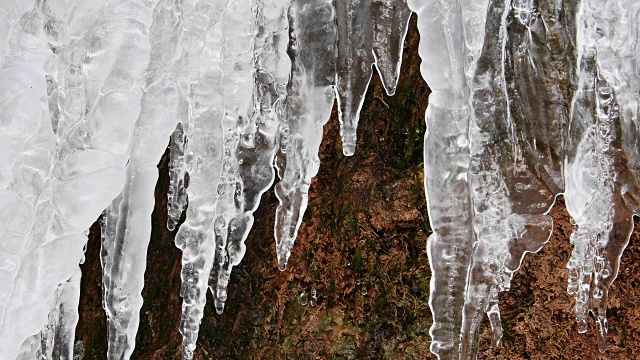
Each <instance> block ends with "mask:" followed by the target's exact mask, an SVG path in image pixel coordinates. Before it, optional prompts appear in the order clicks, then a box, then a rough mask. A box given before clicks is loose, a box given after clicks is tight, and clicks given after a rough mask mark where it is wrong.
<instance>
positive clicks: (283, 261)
mask: <svg viewBox="0 0 640 360" xmlns="http://www.w3.org/2000/svg"><path fill="white" fill-rule="evenodd" d="M288 260H289V259H288V256H285V257H280V256H278V269H279V270H280V271H285V270H287V261H288Z"/></svg>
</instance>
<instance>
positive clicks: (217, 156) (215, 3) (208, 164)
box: [172, 0, 230, 359]
mask: <svg viewBox="0 0 640 360" xmlns="http://www.w3.org/2000/svg"><path fill="white" fill-rule="evenodd" d="M187 5H188V6H185V7H184V9H185V14H184V19H185V20H184V38H185V40H184V41H185V43H186V44H187V45H186V46H187V48H186V49H185V57H184V60H183V63H184V66H185V68H184V69H183V72H184V73H183V78H184V79H183V80H181V82H184V84H182V85H181V86H182V87H185V88H187V89H188V93H189V99H188V102H189V105H188V118H187V119H183V122H182V128H183V129H184V136H186V138H187V140H186V142H185V143H184V149H183V151H184V170H182V173H183V174H184V172H185V171H186V172H188V174H189V186H188V188H187V189H186V193H187V194H188V200H189V206H188V208H187V217H186V220H185V223H184V224H182V226H181V227H180V229H179V230H178V233H177V235H176V240H175V241H176V246H177V247H179V248H180V249H181V250H182V272H181V278H182V287H181V289H180V295H181V296H182V298H183V302H182V318H181V320H180V333H181V334H182V339H183V342H182V344H183V345H182V346H183V348H182V357H183V358H184V359H191V358H192V357H193V351H194V350H195V348H196V341H197V339H198V331H199V328H200V321H201V320H202V315H203V311H204V306H205V303H206V294H207V288H208V281H209V273H210V271H211V268H212V264H213V257H214V253H215V249H214V248H215V238H214V236H213V233H212V228H213V219H214V215H215V204H216V199H217V197H218V193H217V191H218V181H219V178H220V167H221V163H222V159H223V148H222V141H223V133H222V123H221V122H222V118H223V117H224V102H223V96H224V94H223V84H224V78H223V72H222V69H221V64H222V61H223V59H224V52H223V51H224V49H225V48H224V43H223V37H222V31H223V26H225V25H226V23H225V22H224V21H223V19H225V18H226V17H227V16H228V13H229V11H230V9H229V4H228V1H227V0H200V1H190V2H189V3H188V4H187ZM176 133H177V132H176ZM176 133H174V136H175V135H176ZM174 141H176V140H174ZM176 142H177V141H176ZM175 154H179V152H174V153H172V157H173V156H175ZM175 159H176V158H175V157H173V158H172V161H174V160H175ZM178 177H179V178H183V177H184V175H178ZM180 206H181V205H180ZM176 215H177V216H179V214H177V213H176ZM176 220H177V218H176Z"/></svg>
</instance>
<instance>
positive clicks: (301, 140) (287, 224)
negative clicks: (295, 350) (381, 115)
mask: <svg viewBox="0 0 640 360" xmlns="http://www.w3.org/2000/svg"><path fill="white" fill-rule="evenodd" d="M410 9H411V10H413V11H414V12H416V13H417V14H418V28H419V31H420V35H421V41H420V49H419V52H420V56H421V57H422V60H423V63H422V65H421V72H422V75H423V77H424V79H425V80H426V81H427V83H428V84H429V86H430V87H431V89H432V90H433V92H432V94H431V95H430V99H429V100H430V101H429V105H428V108H427V110H426V114H425V121H426V123H427V127H428V129H427V133H426V135H425V188H426V194H427V199H428V205H429V206H428V210H429V218H430V222H431V225H432V228H433V231H434V232H433V234H432V236H431V237H430V239H429V242H428V246H427V252H428V255H429V259H430V263H431V268H432V271H433V276H432V282H431V298H430V303H429V304H430V307H431V309H432V313H433V318H434V324H433V326H432V329H431V336H432V339H433V342H432V346H431V350H432V352H433V353H434V354H436V355H437V356H438V357H439V358H440V359H470V358H475V356H476V354H477V350H478V348H477V340H478V334H479V325H480V322H481V320H482V318H483V316H484V314H485V313H486V314H487V315H488V318H489V320H490V323H491V327H492V329H493V333H494V337H493V342H494V344H496V345H497V343H498V342H499V340H500V337H501V333H502V330H501V323H500V313H499V306H498V294H499V292H500V291H505V290H508V289H509V286H510V281H511V278H512V276H513V273H514V272H515V271H516V270H517V269H518V268H519V266H520V264H521V262H522V260H523V258H524V255H525V253H526V252H536V251H538V250H539V249H540V248H541V247H542V246H544V244H545V243H546V241H547V240H548V239H549V237H550V235H551V231H552V228H553V226H552V225H553V224H552V220H551V218H550V217H549V216H548V215H547V212H548V211H549V209H550V208H551V206H552V205H553V203H554V200H555V197H556V196H557V195H559V194H561V193H563V194H564V196H565V199H566V204H567V209H568V211H569V212H570V214H571V216H572V217H573V219H574V221H575V224H576V229H575V231H574V233H573V234H572V237H571V242H572V243H573V244H574V251H573V254H572V256H571V259H570V260H569V263H568V265H567V267H568V269H569V274H570V280H569V286H568V291H569V293H570V294H574V295H575V298H576V305H575V313H576V321H577V323H578V330H579V331H580V332H584V331H586V327H587V313H588V312H591V313H593V314H594V315H595V317H596V319H597V327H598V331H597V333H598V344H599V346H600V349H601V350H604V349H605V346H606V344H605V339H606V332H607V323H606V308H607V297H608V291H609V287H610V285H611V283H612V282H613V280H614V279H615V277H616V274H617V272H618V267H619V260H620V257H621V254H622V251H623V249H624V248H625V246H626V244H627V242H628V241H629V236H630V233H631V230H632V227H633V222H632V217H633V215H634V214H638V213H639V212H640V209H639V205H640V203H639V200H638V197H639V196H640V186H639V184H638V174H637V173H636V169H637V168H638V166H639V165H640V164H639V162H640V140H639V139H640V138H639V135H640V134H639V130H638V120H639V119H638V112H639V109H640V107H639V104H640V101H639V100H640V71H639V70H638V69H640V64H639V63H638V53H639V51H640V45H639V40H640V39H639V36H640V35H639V30H638V29H639V25H638V19H639V18H640V3H638V2H637V1H635V0H608V1H605V2H602V1H599V0H582V1H575V2H572V1H564V0H408V3H407V2H405V1H404V0H338V1H329V0H272V1H263V0H251V1H249V0H135V1H132V0H108V1H105V0H20V1H10V0H6V1H1V0H0V151H1V155H2V156H1V157H0V183H1V184H2V187H1V188H0V199H2V205H3V206H2V209H1V210H0V234H1V236H2V239H1V240H0V358H2V359H5V358H6V359H13V358H19V359H33V358H72V357H73V347H74V329H75V325H76V323H77V319H78V313H77V307H78V301H79V296H80V286H79V284H80V276H81V274H80V270H79V267H78V264H79V263H81V262H82V261H84V260H83V259H84V246H85V244H86V240H87V236H86V230H87V229H88V228H89V226H90V225H91V224H92V223H93V222H94V220H95V219H96V218H97V217H99V216H100V214H101V213H102V221H101V231H102V249H101V261H102V266H103V274H104V275H103V304H104V308H105V312H106V314H107V321H108V333H109V335H108V354H107V356H108V358H110V359H113V358H117V359H128V358H130V356H131V354H132V352H133V349H134V346H135V336H136V332H137V328H138V323H139V316H140V309H141V306H142V301H143V299H142V296H141V291H142V287H143V281H144V271H145V267H146V262H147V258H146V251H147V247H148V244H149V239H150V233H151V221H150V217H151V213H152V210H153V206H154V188H155V184H156V181H157V178H158V174H157V169H156V164H157V162H158V160H159V159H160V157H161V156H162V154H163V153H164V151H165V149H166V147H167V141H168V140H169V138H171V140H170V145H169V146H170V177H171V186H170V191H169V194H168V205H167V206H168V213H169V220H168V223H167V227H168V228H169V229H171V230H174V229H176V228H177V226H178V224H179V223H180V221H181V218H182V217H183V216H184V222H183V223H182V224H181V226H180V227H179V228H178V230H177V235H176V246H177V247H178V248H180V249H181V250H182V265H183V268H182V273H181V278H182V282H183V284H182V288H181V296H182V298H183V307H182V319H181V323H180V332H181V334H182V336H183V358H185V359H190V358H192V357H193V352H194V350H195V347H196V341H197V337H198V331H199V324H200V321H201V319H202V316H203V311H204V306H205V301H206V292H207V291H208V289H210V291H211V292H212V293H213V294H214V298H215V304H214V305H215V307H216V311H217V312H218V313H221V312H222V311H223V309H224V304H225V301H226V300H227V286H228V283H229V279H230V274H231V271H232V269H233V267H234V266H236V265H238V264H239V262H240V261H241V260H242V258H243V256H244V253H245V245H244V241H245V239H246V238H247V235H248V233H249V231H250V229H251V227H252V224H253V221H254V220H253V212H254V211H255V210H256V209H257V207H258V205H259V200H260V197H261V196H262V194H263V193H264V192H265V191H266V190H267V189H269V187H270V186H271V185H272V183H273V182H274V179H275V177H276V174H277V175H278V178H279V179H280V181H279V182H278V183H277V184H276V185H275V193H276V196H277V197H278V200H279V202H280V203H279V206H278V208H277V210H276V221H275V229H274V233H275V242H276V250H277V251H276V253H277V257H278V259H277V260H278V266H279V268H280V269H281V270H285V267H286V265H287V261H288V259H289V256H290V254H291V249H292V247H293V244H294V241H295V238H296V235H297V231H298V229H299V227H300V224H301V221H302V217H303V214H304V211H305V209H306V206H307V201H308V192H309V187H310V183H311V180H312V178H313V177H314V176H315V175H316V174H317V172H318V169H319V165H320V164H319V158H318V150H319V146H320V142H321V140H322V128H323V125H324V124H325V123H326V122H327V121H328V119H329V117H330V114H331V110H332V108H333V105H334V99H337V108H338V114H339V118H340V125H341V133H340V134H341V138H342V143H343V153H344V154H345V155H353V154H354V152H355V145H356V142H357V139H356V133H357V126H358V120H359V113H360V110H361V107H362V104H363V101H364V97H365V94H366V91H367V87H368V84H369V82H370V80H371V77H372V75H373V66H374V65H375V67H376V69H377V72H378V74H379V75H380V77H381V80H382V83H383V85H384V87H385V90H386V92H387V94H389V95H392V94H393V93H394V92H395V88H396V83H397V81H398V77H399V72H400V66H401V60H402V51H403V42H404V37H405V34H406V32H407V27H408V23H409V16H410V14H411V10H410ZM185 208H186V214H183V213H184V210H185Z"/></svg>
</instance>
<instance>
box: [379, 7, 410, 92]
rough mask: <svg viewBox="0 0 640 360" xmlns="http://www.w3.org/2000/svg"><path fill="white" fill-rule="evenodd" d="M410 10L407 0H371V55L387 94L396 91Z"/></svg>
mask: <svg viewBox="0 0 640 360" xmlns="http://www.w3.org/2000/svg"><path fill="white" fill-rule="evenodd" d="M410 16H411V10H409V7H408V6H407V2H406V0H373V1H372V3H371V20H372V21H373V40H372V41H373V55H374V58H375V62H376V69H377V70H378V74H379V75H380V79H381V80H382V84H383V85H384V89H385V91H386V92H387V95H393V94H395V92H396V86H397V84H398V78H399V77H400V65H401V64H402V51H403V49H404V38H405V36H406V35H407V30H408V28H409V17H410Z"/></svg>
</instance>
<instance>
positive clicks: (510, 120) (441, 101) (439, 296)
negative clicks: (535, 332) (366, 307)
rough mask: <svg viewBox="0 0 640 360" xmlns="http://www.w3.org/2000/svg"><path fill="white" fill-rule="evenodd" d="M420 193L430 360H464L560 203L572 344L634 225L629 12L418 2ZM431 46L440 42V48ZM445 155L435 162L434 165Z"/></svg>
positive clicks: (496, 336)
mask: <svg viewBox="0 0 640 360" xmlns="http://www.w3.org/2000/svg"><path fill="white" fill-rule="evenodd" d="M409 7H410V8H411V9H412V10H413V11H415V12H416V13H418V28H419V30H420V35H421V43H420V55H421V57H422V59H423V63H422V67H421V71H422V75H423V77H424V78H425V80H426V81H427V83H428V84H429V86H430V87H431V88H432V90H433V93H432V94H431V95H430V98H429V106H428V108H427V111H426V115H425V118H426V122H427V128H428V133H427V135H426V137H425V179H426V184H425V185H426V192H427V198H428V202H429V215H430V221H431V224H432V227H433V229H434V234H433V235H432V236H431V238H430V240H429V245H428V253H429V259H430V262H431V267H432V271H433V278H432V283H431V298H430V306H431V309H432V312H433V316H434V324H433V326H432V328H431V336H432V339H433V341H432V346H431V350H432V352H433V353H435V354H436V355H437V356H438V357H439V358H440V359H458V358H460V359H468V358H475V357H476V354H477V351H478V348H477V344H478V334H479V332H478V327H479V324H480V321H481V320H482V317H483V316H484V314H485V313H486V314H487V316H488V318H489V321H490V323H491V327H492V330H493V342H494V344H496V345H497V343H498V342H499V340H500V337H501V335H502V329H501V323H500V313H499V308H498V293H499V292H500V291H505V290H508V289H509V286H510V281H511V278H512V276H513V272H514V271H516V270H517V269H518V267H519V266H520V263H521V261H522V259H523V256H524V254H525V253H526V252H535V251H537V250H539V249H540V248H541V247H542V246H543V245H544V243H545V242H546V241H547V240H548V239H549V237H550V235H551V231H552V220H551V218H550V217H549V216H548V215H546V213H547V212H548V211H549V209H550V207H551V206H552V205H553V202H554V199H555V196H557V195H558V194H560V193H564V196H565V199H566V204H567V209H568V211H569V213H570V215H571V216H572V217H573V219H574V220H575V223H576V229H575V231H574V233H573V234H572V236H571V242H572V243H573V244H574V251H573V255H572V256H571V259H570V261H569V264H568V265H567V267H568V268H569V274H570V279H569V287H568V292H569V293H570V294H575V298H576V305H575V312H576V320H577V323H578V331H580V332H585V331H586V330H587V321H586V315H587V312H592V313H593V314H594V315H595V316H596V319H597V327H598V332H597V333H598V344H599V347H600V350H601V351H604V350H605V338H606V331H607V330H606V329H607V327H606V316H605V315H606V308H607V293H608V290H609V287H610V285H611V283H612V281H613V280H614V278H615V276H616V274H617V272H618V266H619V261H620V257H621V255H622V250H623V249H624V247H625V246H626V244H627V243H628V241H629V236H630V234H631V230H632V227H633V222H632V217H633V215H634V214H637V213H638V211H639V210H640V209H638V199H637V196H638V195H640V193H639V192H638V190H639V188H638V174H637V173H636V169H637V157H638V153H639V151H640V147H639V145H640V144H638V135H639V134H638V130H637V126H638V120H639V119H638V105H639V102H638V101H639V100H640V93H639V87H638V85H639V80H640V73H639V72H638V68H639V67H638V50H640V47H639V45H638V40H639V39H638V36H639V33H638V23H637V21H638V15H639V14H640V12H639V11H640V4H639V3H638V2H637V1H624V0H620V1H606V2H600V1H591V0H585V1H580V2H578V1H576V2H570V1H562V0H539V1H533V0H484V1H465V0H460V1H438V0H435V1H418V0H410V1H409ZM439 39H441V40H439ZM443 150H445V151H443Z"/></svg>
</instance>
